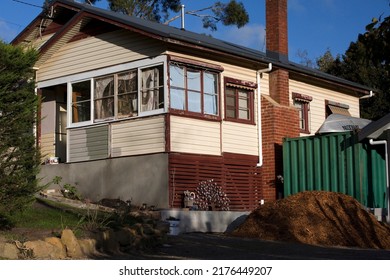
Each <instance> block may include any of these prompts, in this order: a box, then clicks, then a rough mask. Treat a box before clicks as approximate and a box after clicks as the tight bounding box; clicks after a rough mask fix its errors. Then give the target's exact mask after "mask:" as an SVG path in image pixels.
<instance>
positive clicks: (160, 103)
mask: <svg viewBox="0 0 390 280" xmlns="http://www.w3.org/2000/svg"><path fill="white" fill-rule="evenodd" d="M141 73H142V74H141V76H142V86H141V96H142V99H141V100H142V105H141V110H142V112H145V111H151V110H156V109H161V108H164V82H163V81H164V80H163V67H162V65H161V66H158V67H152V68H146V69H142V71H141Z"/></svg>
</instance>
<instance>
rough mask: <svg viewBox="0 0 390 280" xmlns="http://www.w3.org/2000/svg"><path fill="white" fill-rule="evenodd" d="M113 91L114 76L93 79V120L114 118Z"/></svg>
mask: <svg viewBox="0 0 390 280" xmlns="http://www.w3.org/2000/svg"><path fill="white" fill-rule="evenodd" d="M114 90H115V86H114V76H107V77H102V78H98V79H95V96H94V102H95V103H94V106H95V114H94V118H95V120H96V119H103V120H104V119H109V118H112V117H114Z"/></svg>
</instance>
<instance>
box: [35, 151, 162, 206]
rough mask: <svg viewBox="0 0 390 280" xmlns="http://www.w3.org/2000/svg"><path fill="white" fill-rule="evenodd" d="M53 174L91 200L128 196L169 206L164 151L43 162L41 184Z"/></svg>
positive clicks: (147, 202) (157, 204) (143, 201)
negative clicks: (120, 156)
mask: <svg viewBox="0 0 390 280" xmlns="http://www.w3.org/2000/svg"><path fill="white" fill-rule="evenodd" d="M55 176H60V177H62V184H66V183H68V184H72V185H75V186H76V187H77V189H78V191H79V192H80V193H81V195H82V196H83V198H87V199H89V200H91V201H98V200H101V199H103V198H112V199H117V198H119V199H121V200H123V201H126V200H131V203H132V204H133V205H142V204H143V203H146V204H147V205H148V206H152V205H153V206H155V208H168V206H169V205H168V204H169V195H168V193H169V190H168V156H167V154H153V155H143V156H133V157H123V158H113V159H105V160H96V161H88V162H79V163H67V164H54V165H43V166H42V168H41V172H40V174H39V177H40V178H41V184H46V183H49V182H51V181H52V180H53V178H54V177H55ZM53 187H56V186H55V185H53V184H52V185H50V188H53Z"/></svg>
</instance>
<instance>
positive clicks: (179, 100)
mask: <svg viewBox="0 0 390 280" xmlns="http://www.w3.org/2000/svg"><path fill="white" fill-rule="evenodd" d="M185 104H186V103H185V92H184V90H181V89H171V108H173V109H179V110H185V109H186V106H185Z"/></svg>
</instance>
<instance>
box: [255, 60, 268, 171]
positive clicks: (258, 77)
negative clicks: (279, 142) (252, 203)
mask: <svg viewBox="0 0 390 280" xmlns="http://www.w3.org/2000/svg"><path fill="white" fill-rule="evenodd" d="M271 70H272V63H269V64H268V68H265V69H260V70H257V73H256V82H257V133H258V138H257V139H258V147H259V162H258V163H257V165H256V167H261V166H263V134H262V132H261V129H262V125H261V86H260V80H261V78H262V76H263V75H262V74H263V73H267V72H270V71H271Z"/></svg>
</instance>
